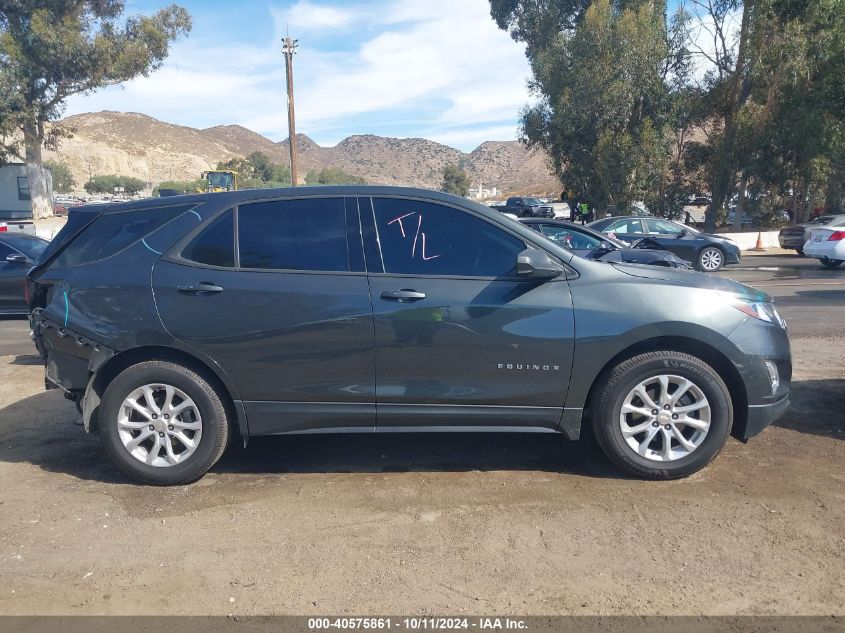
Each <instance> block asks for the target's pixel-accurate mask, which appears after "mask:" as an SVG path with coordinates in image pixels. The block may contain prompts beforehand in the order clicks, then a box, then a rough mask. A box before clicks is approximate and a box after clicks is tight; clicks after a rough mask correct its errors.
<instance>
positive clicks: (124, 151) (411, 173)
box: [45, 112, 559, 192]
mask: <svg viewBox="0 0 845 633" xmlns="http://www.w3.org/2000/svg"><path fill="white" fill-rule="evenodd" d="M62 124H64V125H65V126H66V127H68V128H70V129H72V130H73V136H72V137H71V138H69V139H65V140H64V141H62V143H61V145H60V147H59V149H58V150H57V151H48V152H45V159H47V160H60V161H63V162H65V163H67V164H68V165H69V166H70V169H71V171H72V172H73V175H74V178H75V180H76V181H77V183H78V184H79V185H80V187H81V185H82V184H83V183H84V182H85V181H86V180H87V179H88V175H89V173H91V174H94V175H97V174H119V175H131V176H136V177H138V178H141V179H143V180H146V181H148V182H150V183H151V184H153V185H155V184H156V183H158V182H160V181H162V180H191V179H194V178H197V177H199V175H200V172H202V171H204V170H206V169H211V168H213V167H214V166H215V165H216V164H217V162H218V161H221V160H227V159H229V158H232V157H235V156H245V155H247V154H249V153H250V152H254V151H261V152H264V153H265V154H267V155H269V156H270V157H271V159H272V160H274V161H276V162H279V163H287V161H288V144H287V141H283V142H281V143H276V142H273V141H271V140H270V139H268V138H266V137H264V136H262V135H260V134H258V133H256V132H253V131H251V130H248V129H246V128H244V127H241V126H239V125H221V126H216V127H212V128H207V129H205V130H198V129H194V128H190V127H185V126H181V125H173V124H170V123H164V122H162V121H158V120H156V119H154V118H152V117H149V116H146V115H144V114H137V113H132V112H98V113H91V114H80V115H75V116H71V117H68V118H66V119H64V120H63V121H62ZM297 139H298V149H299V161H300V179H302V178H304V176H305V174H306V173H307V172H308V170H310V169H320V168H323V167H338V168H340V169H342V170H344V171H346V172H348V173H350V174H354V175H356V176H361V177H363V178H364V179H366V180H367V182H370V183H374V184H375V183H381V184H388V185H410V186H417V187H430V188H437V187H438V186H439V185H440V180H441V176H442V173H443V168H444V167H445V166H446V165H447V164H450V163H457V164H461V165H462V166H463V167H464V168H465V169H466V170H467V173H468V174H469V176H470V179H471V181H472V183H473V185H474V186H478V184H480V183H483V185H484V186H485V187H489V186H491V185H495V186H497V187H499V189H500V190H505V191H514V190H520V191H523V190H535V191H537V192H540V191H556V190H557V189H558V187H559V186H558V184H557V181H556V179H555V178H554V177H553V176H552V175H551V174H550V173H549V171H548V167H547V165H546V159H545V156H544V155H543V154H541V153H538V152H529V151H527V150H526V149H525V148H524V147H523V146H522V145H521V144H519V143H518V142H517V141H488V142H486V143H482V144H481V145H480V146H478V147H477V148H476V149H475V150H473V151H472V152H470V153H468V154H467V153H464V152H461V151H459V150H457V149H454V148H452V147H448V146H446V145H441V144H440V143H435V142H434V141H429V140H426V139H420V138H408V139H398V138H389V137H383V136H374V135H371V134H365V135H356V136H350V137H348V138H345V139H344V140H342V141H341V142H340V143H338V144H337V145H335V146H334V147H321V146H320V145H317V144H316V143H315V142H314V141H312V140H311V139H310V138H308V137H307V136H305V135H303V134H299V135H297Z"/></svg>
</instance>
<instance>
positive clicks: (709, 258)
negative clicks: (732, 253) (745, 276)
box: [701, 248, 722, 270]
mask: <svg viewBox="0 0 845 633" xmlns="http://www.w3.org/2000/svg"><path fill="white" fill-rule="evenodd" d="M721 265H722V253H720V252H719V250H718V249H716V248H708V249H707V250H706V251H704V253H702V255H701V267H702V268H704V270H716V269H717V268H719V267H720V266H721Z"/></svg>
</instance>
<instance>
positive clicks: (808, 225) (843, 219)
mask: <svg viewBox="0 0 845 633" xmlns="http://www.w3.org/2000/svg"><path fill="white" fill-rule="evenodd" d="M843 224H845V213H838V214H837V213H831V214H828V215H820V216H819V217H817V218H813V219H812V220H810V221H809V222H804V223H802V224H794V225H793V226H785V227H783V228H782V229H781V230H780V233H778V242H779V243H780V247H781V248H786V249H794V250H795V252H796V253H798V254H799V255H804V244H806V243H807V240H809V239H810V231H811V230H812V229H813V228H815V227H817V226H842V225H843Z"/></svg>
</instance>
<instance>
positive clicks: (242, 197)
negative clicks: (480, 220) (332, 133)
mask: <svg viewBox="0 0 845 633" xmlns="http://www.w3.org/2000/svg"><path fill="white" fill-rule="evenodd" d="M337 196H406V197H413V198H424V199H428V200H433V201H437V202H446V203H449V204H460V205H461V206H470V207H472V208H473V209H474V210H476V211H478V210H479V209H486V210H488V211H489V209H488V207H485V206H484V205H482V204H478V203H477V202H473V201H472V200H469V199H467V198H462V197H460V196H456V195H453V194H451V193H446V192H443V191H434V190H433V189H422V188H417V187H391V186H387V185H317V186H303V187H282V188H278V189H239V190H238V191H220V192H215V193H197V194H187V195H180V196H164V197H160V198H144V199H142V200H132V201H130V202H119V203H114V204H109V205H103V207H102V209H101V210H102V212H103V213H120V212H123V211H130V210H133V209H141V208H147V207H148V206H149V205H150V204H151V203H153V204H155V205H156V206H161V205H162V204H167V205H170V204H174V205H181V204H190V203H196V204H201V203H205V202H215V203H221V204H222V205H224V206H225V205H229V204H238V203H239V202H249V201H255V200H263V199H273V200H278V199H283V198H310V197H337ZM86 206H88V205H86ZM89 208H90V207H89Z"/></svg>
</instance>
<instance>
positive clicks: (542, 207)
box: [501, 196, 555, 218]
mask: <svg viewBox="0 0 845 633" xmlns="http://www.w3.org/2000/svg"><path fill="white" fill-rule="evenodd" d="M501 210H502V211H505V212H506V213H512V214H514V215H515V216H517V217H518V218H553V217H554V216H555V214H554V210H553V209H552V207H551V205H549V204H544V203H543V202H540V199H539V198H524V197H521V196H515V197H512V198H508V199H507V202H505V208H504V209H501Z"/></svg>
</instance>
